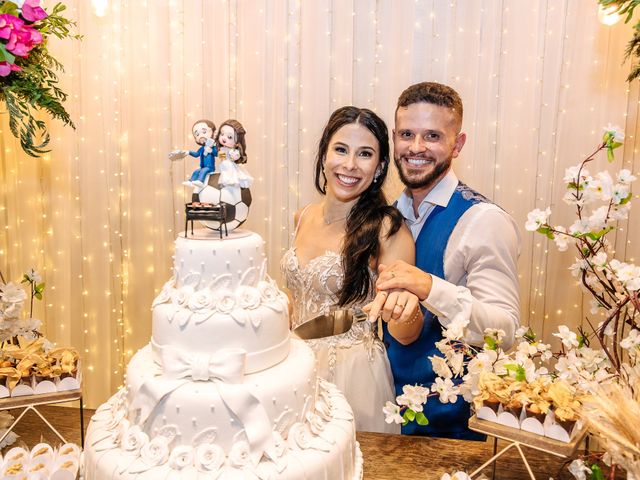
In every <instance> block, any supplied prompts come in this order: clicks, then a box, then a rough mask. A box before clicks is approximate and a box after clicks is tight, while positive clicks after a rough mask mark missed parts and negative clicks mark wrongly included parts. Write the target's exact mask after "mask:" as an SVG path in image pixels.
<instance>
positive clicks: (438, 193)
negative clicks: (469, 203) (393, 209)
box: [397, 168, 458, 220]
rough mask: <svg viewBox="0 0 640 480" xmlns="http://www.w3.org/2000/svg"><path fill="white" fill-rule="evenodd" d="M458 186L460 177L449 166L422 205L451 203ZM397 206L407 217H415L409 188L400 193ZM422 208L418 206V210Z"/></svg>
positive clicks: (445, 204) (443, 205) (444, 205)
mask: <svg viewBox="0 0 640 480" xmlns="http://www.w3.org/2000/svg"><path fill="white" fill-rule="evenodd" d="M457 186H458V177H457V176H456V174H455V173H454V172H453V169H452V168H449V171H448V172H447V173H446V175H445V176H444V177H442V178H441V179H440V181H439V182H438V183H437V184H436V186H435V187H433V188H432V189H431V191H430V192H429V193H428V194H427V196H426V197H424V199H423V200H422V203H421V204H420V206H422V205H424V204H425V203H427V204H431V205H440V206H442V207H446V206H447V205H448V204H449V200H451V197H452V196H453V192H455V190H456V187H457ZM397 207H398V210H400V213H402V215H403V216H404V217H405V218H406V219H411V220H413V219H415V215H414V214H413V198H412V197H411V193H410V192H409V189H408V188H405V189H404V191H403V192H402V193H401V194H400V197H399V198H398V204H397ZM420 210H421V208H420V207H418V211H420Z"/></svg>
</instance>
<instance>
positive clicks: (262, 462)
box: [90, 381, 362, 480]
mask: <svg viewBox="0 0 640 480" xmlns="http://www.w3.org/2000/svg"><path fill="white" fill-rule="evenodd" d="M125 393H126V392H125V391H124V389H123V390H121V391H120V392H119V393H118V394H116V395H114V397H112V398H111V399H110V401H109V402H108V403H106V404H104V405H102V406H101V407H100V408H99V409H98V411H96V414H95V415H94V417H93V418H92V420H91V423H92V424H94V429H95V427H98V429H97V430H96V431H100V432H101V434H98V435H93V436H92V437H93V438H91V443H90V445H91V448H92V449H93V450H94V451H95V452H98V453H101V452H106V451H108V450H112V449H118V450H119V451H120V452H121V455H120V457H119V460H118V464H117V466H116V467H115V471H116V472H117V473H118V474H120V475H122V474H124V473H128V474H133V475H137V474H141V473H144V472H147V471H150V470H152V469H154V470H153V471H154V472H156V471H157V472H158V473H159V474H160V472H162V477H165V475H168V474H170V473H171V472H181V475H185V474H186V472H190V474H193V478H196V477H198V472H200V474H212V475H214V477H213V478H227V477H225V476H224V475H230V477H229V478H236V477H235V476H234V475H240V476H241V478H245V477H247V475H248V476H249V477H250V478H258V479H261V480H266V479H268V478H272V475H273V471H272V469H271V468H266V467H267V465H268V464H270V465H272V466H273V468H275V469H276V471H277V472H279V473H282V472H283V471H284V470H285V469H286V468H287V466H288V459H289V458H290V455H294V456H295V455H296V454H295V452H299V451H300V450H307V449H313V450H319V451H322V452H329V451H330V450H331V449H332V447H333V445H335V441H334V440H332V439H331V438H330V436H329V435H325V429H326V426H327V425H328V424H330V423H335V422H336V421H339V420H346V421H352V417H351V415H350V414H349V407H348V404H347V403H346V400H344V398H341V397H340V394H339V392H337V390H336V389H335V387H334V386H333V385H332V384H329V383H327V382H324V381H320V384H319V391H318V393H319V395H318V399H317V401H316V407H318V406H321V410H322V411H324V412H326V413H325V415H322V414H320V413H319V411H318V410H317V409H316V412H315V413H313V412H311V411H309V412H307V413H306V414H305V415H304V417H305V418H304V419H302V421H298V422H294V423H293V424H290V425H288V427H287V426H285V425H282V427H283V430H286V437H287V439H286V440H285V439H284V437H283V434H284V433H285V432H282V434H281V432H279V431H278V430H277V429H276V430H272V431H269V432H268V433H269V437H270V443H271V444H272V445H271V447H270V448H269V449H267V450H265V451H264V452H263V454H262V453H261V454H260V456H259V457H258V460H257V461H256V460H255V458H256V455H255V451H254V448H253V447H252V446H251V445H250V443H249V442H247V441H245V440H243V439H241V438H240V437H239V438H238V439H236V440H235V441H234V443H233V445H232V446H231V447H230V448H229V451H225V450H224V449H223V448H222V447H221V446H220V445H218V444H216V443H215V440H216V433H215V430H216V429H215V428H209V429H205V430H203V431H202V432H201V433H200V434H198V435H197V436H196V437H195V438H194V440H193V443H192V444H191V445H186V444H181V443H179V437H180V432H179V430H178V429H177V427H174V426H172V425H166V426H165V427H163V429H161V431H159V432H157V434H156V435H155V436H153V437H150V436H148V435H147V434H146V433H144V432H143V430H142V429H141V427H140V426H139V425H141V424H132V423H130V422H129V421H128V420H126V419H123V412H124V411H126V409H127V408H126V395H125ZM116 419H120V420H119V421H115V420H116ZM253 421H254V422H255V421H258V420H255V419H254V420H253ZM287 423H288V422H285V424H287ZM265 425H266V426H269V425H270V422H269V421H267V423H266V424H265ZM355 450H356V451H355V454H356V465H355V467H356V472H355V475H354V477H353V478H354V480H355V479H360V478H362V470H361V469H362V458H361V453H360V451H359V448H358V446H357V444H356V449H355ZM157 469H160V470H157ZM186 478H191V476H187V477H186Z"/></svg>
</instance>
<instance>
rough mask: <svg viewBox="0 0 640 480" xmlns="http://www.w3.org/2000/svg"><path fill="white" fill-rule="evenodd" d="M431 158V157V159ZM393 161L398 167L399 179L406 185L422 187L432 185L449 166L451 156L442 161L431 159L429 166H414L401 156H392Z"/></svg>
mask: <svg viewBox="0 0 640 480" xmlns="http://www.w3.org/2000/svg"><path fill="white" fill-rule="evenodd" d="M431 160H433V159H431ZM393 161H394V162H395V164H396V168H397V169H398V174H399V175H400V180H402V183H404V185H405V186H406V187H409V188H423V187H429V186H432V185H433V184H434V183H435V182H437V181H438V180H439V179H440V178H441V177H442V176H443V175H444V173H445V172H446V171H447V170H449V167H450V166H451V157H449V158H447V159H445V160H444V161H442V162H437V161H435V160H433V162H434V163H433V164H432V167H431V168H428V169H425V168H414V167H411V166H410V165H408V164H407V162H403V161H402V157H400V158H397V157H394V158H393Z"/></svg>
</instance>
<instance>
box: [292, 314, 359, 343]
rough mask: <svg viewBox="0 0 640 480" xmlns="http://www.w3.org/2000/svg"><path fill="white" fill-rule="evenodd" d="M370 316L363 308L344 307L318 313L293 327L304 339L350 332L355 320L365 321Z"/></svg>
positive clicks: (294, 332)
mask: <svg viewBox="0 0 640 480" xmlns="http://www.w3.org/2000/svg"><path fill="white" fill-rule="evenodd" d="M368 318H369V316H368V315H367V314H366V313H364V312H363V311H362V309H361V308H358V307H354V308H342V309H338V310H333V311H331V312H329V313H325V314H322V315H318V316H317V317H314V318H312V319H311V320H309V321H307V322H304V323H302V324H300V325H298V326H297V327H296V328H294V329H293V334H294V335H296V336H297V337H299V338H301V339H302V340H313V339H316V338H324V337H331V336H333V335H340V334H342V333H346V332H348V331H349V330H350V329H351V326H352V325H353V322H363V321H365V320H367V319H368Z"/></svg>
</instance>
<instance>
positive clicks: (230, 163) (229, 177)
mask: <svg viewBox="0 0 640 480" xmlns="http://www.w3.org/2000/svg"><path fill="white" fill-rule="evenodd" d="M245 134H246V131H245V129H244V127H243V126H242V124H241V123H240V122H239V121H237V120H234V119H229V120H227V121H225V122H224V123H223V124H222V125H220V128H219V129H218V132H217V133H216V136H215V141H216V144H217V145H218V147H219V149H218V158H219V159H220V165H219V172H220V180H219V182H220V185H223V186H225V187H229V188H233V189H238V188H249V187H251V184H252V183H253V177H251V175H249V172H247V170H245V169H244V168H243V167H242V166H241V165H240V164H243V163H247V146H246V144H245V140H244V136H245Z"/></svg>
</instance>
